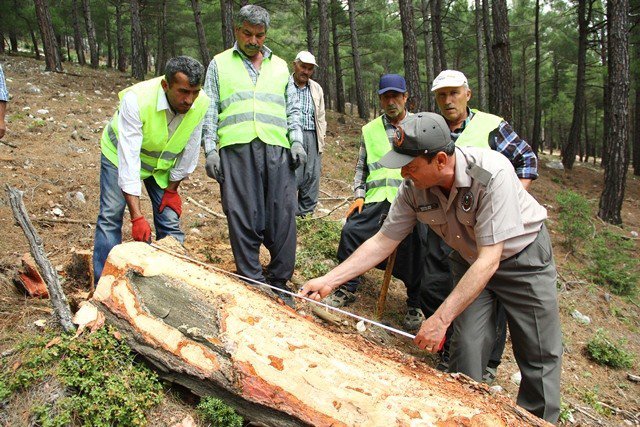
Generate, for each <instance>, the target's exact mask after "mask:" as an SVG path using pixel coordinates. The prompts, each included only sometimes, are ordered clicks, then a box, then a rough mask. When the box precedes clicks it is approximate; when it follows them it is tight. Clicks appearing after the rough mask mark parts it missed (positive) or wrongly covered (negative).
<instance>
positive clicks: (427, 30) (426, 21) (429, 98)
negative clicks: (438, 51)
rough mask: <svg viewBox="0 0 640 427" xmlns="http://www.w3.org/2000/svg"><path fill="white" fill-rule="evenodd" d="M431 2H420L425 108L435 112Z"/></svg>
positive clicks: (423, 0)
mask: <svg viewBox="0 0 640 427" xmlns="http://www.w3.org/2000/svg"><path fill="white" fill-rule="evenodd" d="M430 1H431V0H422V1H421V2H420V12H421V13H422V26H423V34H424V54H425V68H426V71H425V77H426V78H427V90H426V91H425V100H424V103H425V108H426V111H435V109H436V104H435V99H434V98H433V94H432V93H431V83H433V79H434V78H435V75H434V74H433V40H432V38H433V33H432V32H431V26H430V22H431V18H430V16H429V2H430Z"/></svg>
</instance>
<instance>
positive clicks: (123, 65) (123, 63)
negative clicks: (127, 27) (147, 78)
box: [115, 0, 127, 73]
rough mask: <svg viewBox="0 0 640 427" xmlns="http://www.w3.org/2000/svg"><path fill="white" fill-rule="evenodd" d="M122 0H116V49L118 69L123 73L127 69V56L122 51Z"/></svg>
mask: <svg viewBox="0 0 640 427" xmlns="http://www.w3.org/2000/svg"><path fill="white" fill-rule="evenodd" d="M122 6H123V5H122V0H117V1H116V3H115V7H116V33H117V34H116V49H117V51H118V71H120V72H122V73H124V72H125V71H127V56H126V55H125V53H124V25H123V22H122V14H123V13H124V10H123V7H122Z"/></svg>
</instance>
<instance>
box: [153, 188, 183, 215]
mask: <svg viewBox="0 0 640 427" xmlns="http://www.w3.org/2000/svg"><path fill="white" fill-rule="evenodd" d="M166 207H170V208H171V209H173V211H174V212H175V213H177V214H178V218H180V215H182V199H181V198H180V195H179V194H178V192H177V191H176V190H169V189H168V188H165V190H164V195H163V196H162V201H161V202H160V206H159V207H158V212H159V213H162V211H163V210H164V208H166Z"/></svg>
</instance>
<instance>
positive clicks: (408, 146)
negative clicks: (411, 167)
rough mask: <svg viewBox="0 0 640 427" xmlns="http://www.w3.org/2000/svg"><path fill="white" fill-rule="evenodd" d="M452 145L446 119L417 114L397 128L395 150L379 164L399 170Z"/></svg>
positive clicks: (433, 114)
mask: <svg viewBox="0 0 640 427" xmlns="http://www.w3.org/2000/svg"><path fill="white" fill-rule="evenodd" d="M452 143H453V140H452V139H451V131H450V130H449V125H447V122H446V121H445V120H444V117H442V116H441V115H440V114H436V113H417V114H414V115H412V116H409V117H407V118H406V119H405V120H404V121H403V122H402V124H401V125H399V126H397V129H396V136H395V138H394V141H393V150H391V151H389V152H388V153H387V154H385V155H384V156H383V157H382V158H381V159H380V160H379V162H380V164H381V165H382V166H384V167H385V168H389V169H398V168H401V167H403V166H404V165H406V164H407V163H409V162H411V161H412V160H413V159H415V158H416V157H418V156H420V155H422V154H428V153H437V152H438V151H442V150H443V149H445V148H446V147H447V146H448V145H449V144H452Z"/></svg>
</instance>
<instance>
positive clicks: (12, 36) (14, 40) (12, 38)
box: [9, 0, 37, 53]
mask: <svg viewBox="0 0 640 427" xmlns="http://www.w3.org/2000/svg"><path fill="white" fill-rule="evenodd" d="M34 1H35V0H34ZM36 15H37V10H36ZM9 45H10V46H11V53H18V34H17V33H16V29H15V28H14V27H9Z"/></svg>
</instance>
